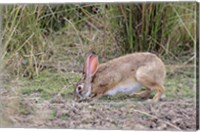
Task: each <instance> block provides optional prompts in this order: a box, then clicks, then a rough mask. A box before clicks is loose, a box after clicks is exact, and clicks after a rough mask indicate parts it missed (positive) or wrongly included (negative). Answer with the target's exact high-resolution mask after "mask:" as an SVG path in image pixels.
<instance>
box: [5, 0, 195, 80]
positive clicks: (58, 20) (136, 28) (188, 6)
mask: <svg viewBox="0 0 200 132" xmlns="http://www.w3.org/2000/svg"><path fill="white" fill-rule="evenodd" d="M2 9H3V14H2V23H3V24H2V25H3V32H2V38H3V39H2V43H3V45H2V58H3V60H4V63H5V64H6V65H5V66H6V68H7V69H9V71H10V72H11V73H12V74H14V75H23V76H26V77H30V78H31V77H33V76H35V75H38V74H39V71H40V70H42V69H43V63H45V62H46V61H48V60H49V59H50V58H51V55H52V54H53V53H52V49H53V48H52V47H54V44H52V43H51V42H50V40H49V39H48V38H49V36H51V35H52V34H55V33H59V34H63V33H66V32H67V33H68V32H70V31H72V30H71V29H73V31H74V32H75V35H74V39H77V41H78V42H80V43H79V45H85V44H88V43H90V42H92V43H95V41H96V40H95V38H97V37H99V39H100V40H102V44H104V43H106V44H107V43H110V44H112V43H114V41H113V38H114V39H115V42H117V44H118V45H119V47H118V48H121V49H120V50H122V51H123V52H124V53H130V52H135V51H151V52H156V53H158V54H167V55H174V56H176V55H179V54H180V55H181V54H182V53H183V54H184V53H185V54H187V53H191V52H193V47H194V46H195V43H196V35H195V33H196V28H195V25H196V14H195V13H196V3H126V4H71V5H4V6H3V7H2ZM85 31H89V32H88V34H85ZM83 32H84V33H83ZM97 32H102V33H103V34H104V35H101V36H95V35H94V34H95V33H97ZM89 33H91V34H92V37H91V38H92V39H90V38H89V37H88V36H87V35H90V34H89ZM109 35H110V36H112V37H110V39H108V36H109ZM113 36H114V37H113ZM102 37H104V38H106V39H107V40H106V42H105V40H104V39H103V38H102ZM69 39H71V38H66V39H65V40H66V41H68V40H69ZM86 46H87V45H86ZM92 46H93V47H94V46H97V45H92ZM105 46H106V45H105ZM105 46H104V47H105ZM88 47H90V46H88ZM113 48H114V45H113ZM105 49H106V48H104V50H105ZM82 52H85V51H82ZM113 54H114V53H113Z"/></svg>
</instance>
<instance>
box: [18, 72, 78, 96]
mask: <svg viewBox="0 0 200 132" xmlns="http://www.w3.org/2000/svg"><path fill="white" fill-rule="evenodd" d="M78 79H79V74H77V73H67V74H58V73H51V72H49V71H47V70H45V71H43V72H41V75H39V76H37V77H36V78H34V79H33V80H29V79H27V78H22V84H23V86H22V87H21V88H19V89H18V90H19V92H20V93H21V94H22V95H25V96H30V95H34V96H36V97H39V98H41V99H47V100H48V99H51V98H53V97H54V96H56V95H57V94H61V95H67V94H68V93H72V92H73V88H74V85H75V82H76V81H77V80H78Z"/></svg>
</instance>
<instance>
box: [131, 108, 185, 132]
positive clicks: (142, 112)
mask: <svg viewBox="0 0 200 132" xmlns="http://www.w3.org/2000/svg"><path fill="white" fill-rule="evenodd" d="M133 111H135V112H138V113H141V114H145V115H147V116H149V117H151V118H155V119H158V120H160V121H162V122H164V123H166V124H168V125H170V126H172V127H174V128H176V129H177V130H182V129H180V128H179V127H177V126H175V125H173V124H172V123H170V122H168V121H165V120H161V119H159V118H158V117H156V116H154V115H150V114H149V113H147V112H144V111H139V110H133Z"/></svg>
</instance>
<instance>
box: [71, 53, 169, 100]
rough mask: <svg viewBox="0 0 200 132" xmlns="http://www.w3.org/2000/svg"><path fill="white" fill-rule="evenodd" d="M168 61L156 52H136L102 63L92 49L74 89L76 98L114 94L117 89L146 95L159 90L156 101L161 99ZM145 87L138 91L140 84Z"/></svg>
mask: <svg viewBox="0 0 200 132" xmlns="http://www.w3.org/2000/svg"><path fill="white" fill-rule="evenodd" d="M165 74H166V72H165V65H164V63H163V62H162V61H161V59H160V58H158V57H157V56H156V55H154V54H152V53H149V52H137V53H132V54H128V55H125V56H122V57H119V58H115V59H113V60H110V61H108V62H106V63H103V64H99V61H98V56H97V55H96V54H95V53H94V52H92V53H89V54H88V56H87V58H86V60H85V65H84V68H83V73H82V78H81V79H80V81H79V82H78V83H77V84H76V88H75V90H74V94H75V99H76V100H79V101H81V100H84V99H91V98H95V97H96V98H99V97H101V96H103V95H111V96H113V95H115V94H116V93H118V92H121V93H126V94H130V95H138V96H147V95H149V94H150V93H151V92H152V91H155V92H156V94H155V96H154V97H153V101H155V102H157V101H159V100H160V98H161V95H162V94H163V93H164V90H165V88H164V86H163V83H164V78H165ZM142 86H144V87H145V88H146V89H145V90H143V91H141V92H139V91H140V89H141V87H142Z"/></svg>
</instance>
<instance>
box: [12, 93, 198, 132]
mask: <svg viewBox="0 0 200 132" xmlns="http://www.w3.org/2000/svg"><path fill="white" fill-rule="evenodd" d="M21 101H22V102H21V103H20V104H23V105H24V108H26V109H25V110H24V111H26V110H28V111H31V112H24V111H23V112H21V113H19V114H16V115H15V116H10V118H12V124H13V127H37V128H79V129H80V128H83V129H134V130H195V128H196V109H195V105H194V104H195V102H194V100H193V99H186V98H183V99H173V100H163V101H160V102H159V103H152V102H149V101H144V100H142V101H133V100H132V99H130V98H127V99H124V100H109V101H108V100H101V99H100V100H94V101H92V102H82V103H77V102H74V101H73V100H71V99H70V100H69V99H68V100H66V99H65V98H64V97H62V96H59V97H56V98H54V99H52V100H51V101H41V100H38V99H36V98H28V97H27V98H24V99H23V100H21Z"/></svg>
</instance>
